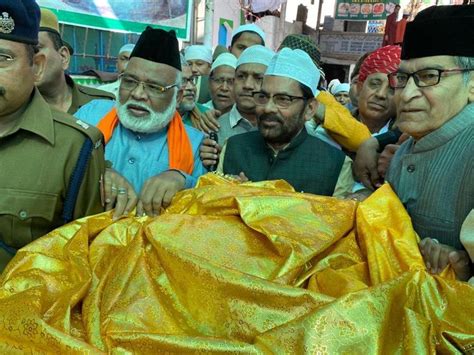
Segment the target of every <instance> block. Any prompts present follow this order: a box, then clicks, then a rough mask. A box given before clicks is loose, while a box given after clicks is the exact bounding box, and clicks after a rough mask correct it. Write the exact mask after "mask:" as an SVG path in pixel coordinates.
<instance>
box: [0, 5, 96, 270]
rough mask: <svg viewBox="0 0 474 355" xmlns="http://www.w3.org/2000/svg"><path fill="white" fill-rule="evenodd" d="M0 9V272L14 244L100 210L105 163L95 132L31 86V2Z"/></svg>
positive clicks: (34, 12) (40, 58) (40, 60)
mask: <svg viewBox="0 0 474 355" xmlns="http://www.w3.org/2000/svg"><path fill="white" fill-rule="evenodd" d="M0 14H2V20H1V21H0V271H2V270H3V269H4V267H5V265H6V264H7V262H8V261H9V260H10V259H11V258H12V257H13V256H14V255H15V253H16V251H17V249H19V248H22V247H23V246H25V245H26V244H28V243H30V242H32V241H33V240H35V239H37V238H39V237H41V236H43V235H44V234H46V233H48V232H50V231H52V230H53V229H55V228H57V227H59V226H61V225H63V224H64V223H66V222H70V221H71V220H73V219H76V218H81V217H84V216H87V215H90V214H96V213H99V212H102V211H103V206H102V205H101V195H100V180H101V179H100V178H101V175H102V174H103V173H104V170H105V162H104V155H103V146H102V144H101V134H100V132H99V131H98V130H97V129H95V128H94V127H91V126H88V125H86V124H85V123H84V122H79V121H77V120H75V119H74V118H73V117H72V116H70V115H68V114H66V113H63V112H59V111H57V110H53V109H52V108H51V107H50V105H48V103H47V102H46V101H45V100H44V99H43V97H42V96H41V95H40V93H39V91H38V90H37V89H35V81H36V80H38V79H40V78H41V76H42V75H43V74H44V69H45V61H46V58H45V55H44V54H43V53H41V52H38V48H37V44H38V29H39V22H40V9H39V7H38V5H37V4H36V2H35V1H34V0H2V2H1V3H0ZM46 253H47V252H46ZM46 258H47V256H46Z"/></svg>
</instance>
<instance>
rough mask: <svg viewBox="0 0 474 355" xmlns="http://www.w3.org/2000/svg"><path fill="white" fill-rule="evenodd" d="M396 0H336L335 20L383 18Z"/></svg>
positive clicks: (391, 10) (389, 11) (388, 13)
mask: <svg viewBox="0 0 474 355" xmlns="http://www.w3.org/2000/svg"><path fill="white" fill-rule="evenodd" d="M398 3H399V1H397V0H390V1H380V0H337V3H336V16H335V19H336V20H351V21H369V20H385V19H386V18H387V16H388V15H390V14H391V13H392V12H393V9H394V8H395V5H396V4H398Z"/></svg>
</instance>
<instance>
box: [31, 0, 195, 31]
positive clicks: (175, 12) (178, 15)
mask: <svg viewBox="0 0 474 355" xmlns="http://www.w3.org/2000/svg"><path fill="white" fill-rule="evenodd" d="M37 1H38V4H39V5H40V6H42V7H46V8H49V9H51V10H53V11H54V12H55V13H56V14H57V16H58V19H59V21H60V22H61V23H66V24H70V25H75V26H82V27H89V28H95V29H100V30H107V31H115V32H135V33H141V32H143V30H144V29H145V28H146V27H147V26H152V27H154V28H162V29H164V30H174V31H176V35H177V36H178V38H180V39H183V40H189V37H190V30H191V16H192V8H193V0H168V1H156V0H101V1H95V0H37Z"/></svg>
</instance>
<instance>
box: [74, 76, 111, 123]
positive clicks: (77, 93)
mask: <svg viewBox="0 0 474 355" xmlns="http://www.w3.org/2000/svg"><path fill="white" fill-rule="evenodd" d="M66 82H67V84H68V85H69V86H70V87H71V88H72V102H71V106H70V107H69V110H68V111H67V112H68V113H69V114H71V115H73V114H75V113H76V112H77V111H78V110H79V109H80V108H81V107H82V106H84V105H85V104H87V103H89V102H91V101H92V100H100V99H102V100H115V95H114V94H111V93H109V92H106V91H103V90H99V89H95V88H91V87H88V86H82V85H79V84H76V83H75V82H74V81H73V80H72V78H71V77H70V76H69V75H66Z"/></svg>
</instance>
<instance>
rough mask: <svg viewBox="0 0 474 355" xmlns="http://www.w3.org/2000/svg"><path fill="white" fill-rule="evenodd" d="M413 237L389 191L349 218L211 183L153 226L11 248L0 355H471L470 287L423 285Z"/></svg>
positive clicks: (335, 209)
mask: <svg viewBox="0 0 474 355" xmlns="http://www.w3.org/2000/svg"><path fill="white" fill-rule="evenodd" d="M417 238H418V237H417V235H416V234H415V232H414V231H413V228H412V225H411V222H410V218H409V217H408V215H407V214H406V212H405V210H404V208H403V206H402V204H401V203H400V201H399V200H398V199H397V197H396V195H395V194H394V193H393V191H392V190H391V188H390V186H389V185H384V186H383V187H382V188H380V189H379V190H377V191H376V192H375V193H374V194H373V195H372V196H371V197H370V198H369V199H368V200H366V201H364V202H363V203H360V204H359V205H357V203H356V202H355V201H342V200H337V199H335V198H332V197H320V196H315V195H310V194H302V193H296V192H294V191H293V189H292V188H291V187H290V186H289V185H288V184H287V183H285V182H283V181H272V182H261V183H244V184H238V183H236V182H232V181H227V180H225V179H223V178H221V177H219V176H217V175H212V174H210V175H207V176H204V177H202V178H201V180H200V182H199V185H198V187H196V188H195V189H191V190H185V191H182V192H180V193H179V194H178V195H177V196H176V197H175V199H174V200H173V204H172V205H171V206H170V207H169V208H168V209H167V210H166V211H164V212H163V214H162V215H160V216H159V217H157V218H148V217H141V218H136V217H132V216H131V215H130V217H129V218H122V219H120V220H119V221H116V222H113V221H112V219H111V213H103V214H99V215H96V216H92V217H88V218H84V219H80V220H77V221H75V222H73V223H70V224H68V225H66V226H64V227H61V228H59V229H57V230H55V231H53V232H51V233H50V234H48V235H46V236H44V237H42V238H40V239H38V240H36V241H34V242H33V243H31V244H29V245H27V246H26V247H24V248H23V249H21V250H20V251H19V252H18V254H17V255H16V257H15V258H14V259H13V260H12V262H11V263H10V264H9V266H8V267H7V269H6V270H5V271H4V273H3V275H2V278H1V288H0V353H2V354H14V353H27V352H28V353H64V354H83V353H90V354H95V353H98V354H99V353H111V354H127V353H136V354H146V353H149V354H157V353H177V354H182V353H198V352H200V353H214V354H219V353H241V354H271V353H275V354H305V353H307V354H364V355H365V354H435V353H437V352H439V353H470V352H472V351H474V317H473V315H474V288H473V287H472V286H470V285H468V284H467V283H463V282H459V281H456V280H455V279H454V274H453V272H452V271H451V270H450V269H447V270H445V271H444V272H443V273H442V274H441V275H440V276H432V275H430V274H428V273H427V272H426V271H425V267H424V264H423V260H422V257H421V255H420V253H419V251H418V246H417V242H418V239H417Z"/></svg>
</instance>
